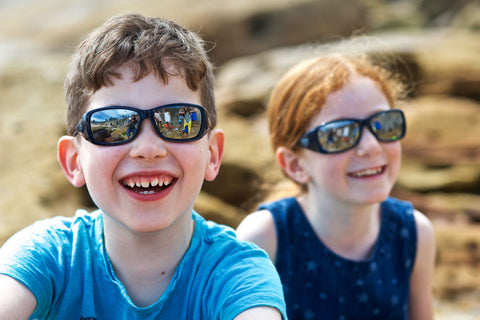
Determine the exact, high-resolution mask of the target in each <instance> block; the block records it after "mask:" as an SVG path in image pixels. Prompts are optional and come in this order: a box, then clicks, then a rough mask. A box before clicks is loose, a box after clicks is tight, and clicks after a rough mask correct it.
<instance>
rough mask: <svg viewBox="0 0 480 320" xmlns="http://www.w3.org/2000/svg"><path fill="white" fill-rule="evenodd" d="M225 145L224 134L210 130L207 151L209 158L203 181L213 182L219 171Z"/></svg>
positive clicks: (218, 130) (220, 131)
mask: <svg viewBox="0 0 480 320" xmlns="http://www.w3.org/2000/svg"><path fill="white" fill-rule="evenodd" d="M224 145H225V134H224V133H223V131H222V130H221V129H215V130H212V132H211V133H210V138H209V147H208V151H209V153H210V158H209V161H208V163H207V168H206V171H205V180H207V181H213V180H214V179H215V177H216V176H217V174H218V171H219V170H220V164H221V162H222V158H223V148H224Z"/></svg>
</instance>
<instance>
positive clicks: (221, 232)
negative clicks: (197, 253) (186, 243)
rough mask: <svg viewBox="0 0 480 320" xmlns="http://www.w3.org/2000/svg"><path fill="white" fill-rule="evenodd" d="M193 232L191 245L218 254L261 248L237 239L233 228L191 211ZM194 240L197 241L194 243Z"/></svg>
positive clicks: (252, 250)
mask: <svg viewBox="0 0 480 320" xmlns="http://www.w3.org/2000/svg"><path fill="white" fill-rule="evenodd" d="M193 219H194V221H195V233H194V240H193V241H192V245H193V246H194V247H195V246H196V245H198V246H201V247H203V249H205V250H210V251H213V252H216V253H218V254H220V255H224V256H231V255H235V254H239V253H242V254H245V253H247V254H248V253H252V252H255V251H257V250H260V251H263V250H261V249H260V248H259V247H258V246H256V245H255V244H253V243H251V242H246V241H242V240H239V239H238V238H237V235H236V232H235V230H234V229H233V228H231V227H229V226H226V225H222V224H218V223H216V222H214V221H208V220H206V219H205V218H203V217H202V216H201V215H199V214H198V213H196V212H194V213H193ZM195 242H197V243H196V244H195Z"/></svg>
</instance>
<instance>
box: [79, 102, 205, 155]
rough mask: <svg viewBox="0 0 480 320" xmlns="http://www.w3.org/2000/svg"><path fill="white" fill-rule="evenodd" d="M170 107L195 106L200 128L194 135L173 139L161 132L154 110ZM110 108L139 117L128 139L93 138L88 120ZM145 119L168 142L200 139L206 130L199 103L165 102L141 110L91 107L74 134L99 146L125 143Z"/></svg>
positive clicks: (123, 107)
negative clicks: (108, 139) (198, 113)
mask: <svg viewBox="0 0 480 320" xmlns="http://www.w3.org/2000/svg"><path fill="white" fill-rule="evenodd" d="M172 107H178V108H196V109H197V110H198V111H199V112H200V114H201V117H200V120H201V124H200V130H199V132H198V134H197V135H196V136H195V137H193V138H188V139H173V138H169V137H166V136H164V135H163V134H162V132H161V131H160V129H159V127H158V125H157V124H156V122H155V118H154V114H155V111H157V110H160V109H164V108H172ZM112 109H122V110H130V111H134V112H136V113H137V115H138V116H139V117H140V119H139V123H138V127H137V129H136V130H135V132H134V133H133V134H132V136H131V138H129V139H126V140H123V141H116V142H111V143H104V142H99V141H96V140H95V139H93V132H92V128H91V122H90V120H91V118H92V115H93V114H94V113H96V112H99V111H103V110H112ZM145 119H149V120H150V122H151V123H152V124H153V127H154V128H155V131H156V132H157V134H158V135H159V136H160V138H162V139H163V140H166V141H170V142H177V143H182V142H190V141H195V140H200V139H201V138H203V136H204V135H205V134H206V133H207V130H208V124H207V113H206V110H205V108H204V107H202V106H200V105H196V104H191V103H170V104H165V105H161V106H158V107H154V108H152V109H148V110H143V109H138V108H134V107H128V106H109V107H102V108H98V109H93V110H90V111H88V112H86V113H84V114H83V116H82V120H80V122H79V123H78V124H77V126H76V127H75V132H74V135H76V134H77V133H81V134H82V135H83V137H84V138H85V140H87V141H89V142H91V143H93V144H95V145H99V146H116V145H121V144H126V143H129V142H131V141H133V140H134V139H135V138H136V137H137V135H138V132H139V129H140V126H141V125H142V122H143V120H145Z"/></svg>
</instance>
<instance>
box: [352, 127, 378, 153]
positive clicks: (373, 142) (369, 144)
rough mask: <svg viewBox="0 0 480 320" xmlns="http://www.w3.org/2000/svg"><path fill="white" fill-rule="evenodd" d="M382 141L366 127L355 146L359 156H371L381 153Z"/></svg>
mask: <svg viewBox="0 0 480 320" xmlns="http://www.w3.org/2000/svg"><path fill="white" fill-rule="evenodd" d="M381 148H382V147H381V146H380V141H378V140H377V138H376V137H375V136H374V135H373V133H372V132H371V131H370V130H369V129H368V128H366V127H364V128H363V131H362V136H361V138H360V141H359V142H358V145H357V147H356V148H355V150H356V153H357V155H358V156H360V157H363V156H371V155H375V154H378V153H380V151H381Z"/></svg>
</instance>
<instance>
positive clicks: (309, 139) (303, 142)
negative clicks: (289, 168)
mask: <svg viewBox="0 0 480 320" xmlns="http://www.w3.org/2000/svg"><path fill="white" fill-rule="evenodd" d="M385 113H399V114H400V115H401V118H402V120H403V123H402V134H401V136H399V137H398V138H397V139H395V140H389V139H388V140H387V139H381V138H380V137H378V135H377V134H376V133H375V131H374V130H373V129H372V127H371V124H370V121H371V120H372V119H373V118H375V117H378V116H379V115H382V114H385ZM345 121H351V122H352V123H358V124H359V134H358V138H357V140H356V141H355V143H353V144H352V145H351V146H350V147H348V148H345V149H342V150H338V151H327V150H325V149H324V148H323V147H322V145H321V144H320V141H319V139H318V133H317V131H318V130H320V129H321V128H322V127H324V126H326V125H329V124H332V123H335V122H345ZM364 127H367V128H368V130H370V132H371V133H372V134H373V136H374V137H375V138H376V139H377V141H380V142H395V141H399V140H401V139H403V138H404V137H405V133H406V131H407V128H406V120H405V115H404V113H403V111H402V110H400V109H390V110H385V111H380V112H377V113H374V114H372V115H371V116H369V117H368V118H365V119H354V118H345V119H338V120H334V121H329V122H324V123H322V124H320V125H319V126H317V127H315V128H313V129H311V130H309V131H308V132H306V133H305V134H304V135H303V136H302V137H301V138H300V139H299V140H298V142H297V144H296V146H297V147H302V148H306V149H309V150H312V151H316V152H320V153H324V154H333V153H340V152H344V151H347V150H350V149H353V148H355V147H356V146H357V145H358V143H359V142H360V140H361V139H362V132H363V128H364Z"/></svg>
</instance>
